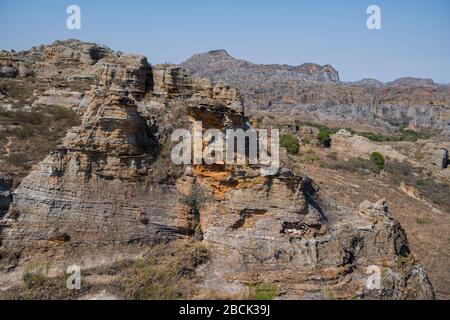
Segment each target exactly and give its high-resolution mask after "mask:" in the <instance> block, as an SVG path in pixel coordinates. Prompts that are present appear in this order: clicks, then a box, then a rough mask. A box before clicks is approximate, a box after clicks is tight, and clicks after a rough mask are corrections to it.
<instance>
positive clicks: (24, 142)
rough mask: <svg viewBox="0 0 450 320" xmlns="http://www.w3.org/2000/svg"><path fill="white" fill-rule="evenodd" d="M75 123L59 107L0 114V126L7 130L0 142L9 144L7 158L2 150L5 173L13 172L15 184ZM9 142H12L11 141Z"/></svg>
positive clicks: (75, 118)
mask: <svg viewBox="0 0 450 320" xmlns="http://www.w3.org/2000/svg"><path fill="white" fill-rule="evenodd" d="M78 123H79V117H78V115H77V114H76V113H75V112H73V111H71V110H67V109H65V108H63V107H58V106H53V107H46V108H32V109H31V110H16V111H2V112H0V126H3V127H5V128H7V129H6V130H4V131H2V132H0V140H1V141H6V143H5V146H6V145H7V143H8V139H9V140H10V141H12V142H13V143H11V144H10V145H9V151H10V152H9V154H8V153H6V147H4V148H2V149H4V150H2V151H3V152H2V153H3V155H2V156H1V157H0V170H3V167H2V166H1V163H2V160H3V163H4V164H7V166H6V167H5V168H4V169H5V170H8V171H13V172H17V174H18V176H17V178H18V180H20V177H22V176H23V175H26V174H27V173H28V171H29V170H30V168H31V166H32V165H33V164H35V163H36V162H38V161H40V160H42V159H43V158H44V157H45V156H46V155H47V154H48V153H49V152H50V150H52V149H54V148H55V147H56V146H57V145H58V143H59V142H60V139H61V138H62V137H63V136H64V135H65V134H66V132H67V130H68V129H69V128H71V127H73V126H76V125H77V124H78ZM11 139H12V140H11Z"/></svg>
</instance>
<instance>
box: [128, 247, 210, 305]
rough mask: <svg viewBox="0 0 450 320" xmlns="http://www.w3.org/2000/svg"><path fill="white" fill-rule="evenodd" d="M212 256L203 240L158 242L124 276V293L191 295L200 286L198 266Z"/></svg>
mask: <svg viewBox="0 0 450 320" xmlns="http://www.w3.org/2000/svg"><path fill="white" fill-rule="evenodd" d="M208 260H209V253H208V250H207V249H206V247H204V246H203V245H202V244H199V243H195V242H186V241H178V242H172V243H168V244H161V245H157V246H156V247H154V248H152V249H151V251H150V252H149V253H148V255H147V256H146V258H144V259H143V260H140V261H137V262H136V263H135V265H134V267H133V268H132V269H131V271H130V272H129V273H128V274H127V275H126V276H125V277H124V278H123V284H124V294H125V296H126V297H127V298H130V299H139V300H172V299H186V298H190V297H192V296H193V294H194V293H195V292H196V290H197V289H196V282H197V280H198V279H197V274H196V269H197V267H198V266H200V265H202V264H204V263H206V262H208Z"/></svg>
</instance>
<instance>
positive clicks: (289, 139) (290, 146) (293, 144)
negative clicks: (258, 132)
mask: <svg viewBox="0 0 450 320" xmlns="http://www.w3.org/2000/svg"><path fill="white" fill-rule="evenodd" d="M280 146H281V147H282V148H285V149H286V151H287V152H288V153H289V154H292V155H296V154H298V152H299V151H300V145H299V143H298V140H297V138H296V137H294V136H293V135H292V134H283V135H282V136H281V137H280Z"/></svg>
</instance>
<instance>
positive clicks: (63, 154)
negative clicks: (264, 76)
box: [0, 41, 434, 299]
mask: <svg viewBox="0 0 450 320" xmlns="http://www.w3.org/2000/svg"><path fill="white" fill-rule="evenodd" d="M213 54H220V55H223V54H224V53H223V52H219V53H213ZM18 56H24V57H28V58H29V59H30V60H29V61H28V63H29V67H30V68H31V69H32V70H33V74H34V75H36V76H37V77H40V78H41V79H43V78H47V79H54V78H53V77H60V76H61V75H63V76H64V79H66V80H67V81H71V79H73V77H74V76H76V77H82V78H86V79H91V80H92V87H91V89H89V90H87V92H85V93H83V94H84V95H85V97H86V99H85V102H86V105H85V107H84V108H79V109H78V110H79V113H80V114H81V116H82V121H81V124H80V125H79V126H76V127H74V128H72V129H71V130H70V131H69V132H68V133H67V135H66V136H65V138H64V139H63V140H62V142H61V144H60V146H58V147H57V148H56V149H54V150H53V151H52V152H51V153H50V154H49V155H48V156H47V157H46V158H45V159H44V160H43V161H42V162H40V163H39V164H38V165H37V166H35V167H34V168H33V169H32V171H31V173H30V174H29V175H28V176H27V177H26V178H25V179H23V181H22V182H21V184H20V186H19V187H18V188H16V189H15V190H14V191H13V199H12V203H11V205H10V207H9V210H8V213H7V214H6V215H5V216H4V217H3V219H2V224H1V227H2V229H1V238H0V239H1V245H2V248H3V250H4V251H7V252H14V255H12V256H13V257H14V262H9V263H8V266H7V267H6V268H3V269H2V271H1V272H2V274H1V276H0V284H1V286H2V287H8V286H11V285H13V284H14V283H11V282H12V281H17V275H16V274H17V273H20V272H22V271H23V270H24V269H23V268H24V266H25V265H26V264H27V263H29V262H30V261H36V260H37V257H39V259H41V260H42V259H43V260H44V261H45V262H46V263H47V264H50V265H51V266H50V268H52V267H53V269H54V270H56V271H55V272H57V271H58V266H59V268H60V269H59V272H61V270H65V266H67V265H68V264H70V263H76V264H78V265H80V266H81V267H82V268H89V267H92V266H94V265H95V266H102V265H103V266H104V267H108V266H111V265H110V263H111V261H112V260H114V259H116V260H123V259H125V257H129V256H128V255H127V254H128V253H130V251H132V252H133V254H135V255H136V254H137V255H139V253H140V252H142V250H144V248H146V247H148V246H153V245H155V244H157V243H163V244H164V243H168V242H170V241H172V240H176V239H191V240H193V241H196V242H199V243H202V244H203V245H204V246H205V247H206V248H207V250H208V252H209V254H210V257H211V259H210V261H209V262H207V263H205V264H203V265H202V266H201V267H199V268H198V270H197V273H198V275H199V277H200V280H199V282H198V283H197V284H196V289H195V290H194V293H193V295H192V296H191V297H190V298H195V297H202V296H208V295H210V296H211V295H212V296H215V297H221V298H229V297H239V296H242V295H243V293H245V292H246V291H248V289H249V288H254V287H255V286H256V287H257V286H260V285H265V286H270V287H271V288H273V289H271V290H272V291H273V293H274V296H276V297H278V298H282V299H300V298H301V299H335V298H336V299H351V298H374V299H380V298H381V299H385V298H387V299H433V298H434V290H433V287H432V285H431V283H430V281H429V279H428V276H427V274H426V272H425V271H424V269H423V267H422V266H421V265H420V263H419V262H418V261H417V259H416V257H415V256H414V254H413V253H411V250H410V248H409V244H408V241H407V237H406V234H405V232H404V230H403V229H402V228H401V226H400V224H399V223H398V222H396V221H395V220H394V219H393V218H392V216H391V215H390V214H389V211H388V206H387V203H386V202H385V201H383V200H381V201H379V202H377V203H370V202H364V203H363V204H362V205H361V206H360V208H359V210H351V209H350V208H348V207H345V206H343V205H340V204H339V203H337V202H336V201H333V200H332V199H331V198H328V197H326V196H325V195H323V194H322V193H321V192H320V190H319V188H317V187H316V186H315V184H314V182H313V181H311V179H310V178H308V177H306V176H303V175H299V174H295V173H294V172H293V171H292V170H290V169H289V168H287V167H286V168H281V169H280V170H279V171H278V172H277V173H276V174H273V175H271V176H262V175H261V174H260V171H259V168H258V167H257V166H224V165H197V166H187V167H181V168H180V167H177V166H175V165H173V164H172V163H171V161H170V147H171V144H170V135H171V132H172V131H173V130H174V129H178V128H187V129H189V128H192V126H193V124H194V123H195V122H196V121H203V124H204V129H205V130H206V129H207V128H217V129H227V128H244V127H248V126H249V125H250V124H249V119H248V118H247V116H246V114H245V111H244V107H243V105H242V103H241V97H240V94H239V92H238V91H237V90H236V89H233V88H231V87H229V86H227V85H225V84H223V83H217V84H213V83H211V81H209V80H206V79H199V78H196V77H192V76H190V75H189V74H188V73H187V72H186V71H185V70H183V69H182V68H180V67H177V66H172V65H160V66H150V65H149V64H148V62H147V60H146V59H145V58H144V57H141V56H136V55H128V54H121V53H115V52H113V51H111V50H109V49H107V48H99V47H97V46H95V45H89V44H84V43H81V42H76V41H68V42H57V43H55V44H54V45H52V46H45V47H39V48H37V49H33V50H32V51H31V52H25V53H19V54H18ZM31 57H33V58H31ZM33 59H34V60H33ZM33 61H34V62H33ZM47 64H48V65H50V66H51V67H49V68H46V69H47V71H45V72H44V71H43V70H42V69H39V66H40V65H47ZM75 65H77V66H78V68H73V66H75ZM324 68H325V71H324V70H323V69H322V68H319V67H316V66H313V65H308V66H304V67H303V68H299V69H301V72H302V73H311V74H315V73H316V72H319V73H320V72H328V71H327V70H328V69H329V68H328V67H324ZM48 70H55V71H56V73H51V74H50V73H49V72H48ZM330 72H331V71H330ZM72 73H74V74H72ZM11 76H12V75H11ZM17 76H18V75H14V77H17ZM48 77H50V78H48ZM334 80H337V79H334ZM111 252H112V253H113V254H112V253H111ZM10 256H11V255H9V257H10ZM88 256H89V259H87V258H86V257H88ZM0 266H1V265H0ZM373 268H376V270H378V271H379V276H380V285H379V286H378V287H376V288H372V289H370V286H369V287H368V277H369V276H370V272H371V271H370V270H374V269H373Z"/></svg>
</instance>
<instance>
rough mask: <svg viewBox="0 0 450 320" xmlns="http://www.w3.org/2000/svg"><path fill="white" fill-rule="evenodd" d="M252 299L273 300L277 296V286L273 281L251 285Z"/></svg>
mask: <svg viewBox="0 0 450 320" xmlns="http://www.w3.org/2000/svg"><path fill="white" fill-rule="evenodd" d="M249 289H250V297H249V298H250V300H266V301H267V300H273V299H274V298H275V297H276V296H277V294H278V293H277V292H278V289H277V286H276V285H274V284H272V283H260V284H257V285H254V286H250V288H249Z"/></svg>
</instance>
